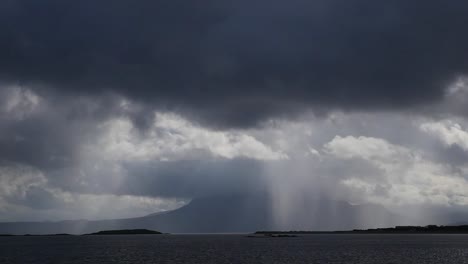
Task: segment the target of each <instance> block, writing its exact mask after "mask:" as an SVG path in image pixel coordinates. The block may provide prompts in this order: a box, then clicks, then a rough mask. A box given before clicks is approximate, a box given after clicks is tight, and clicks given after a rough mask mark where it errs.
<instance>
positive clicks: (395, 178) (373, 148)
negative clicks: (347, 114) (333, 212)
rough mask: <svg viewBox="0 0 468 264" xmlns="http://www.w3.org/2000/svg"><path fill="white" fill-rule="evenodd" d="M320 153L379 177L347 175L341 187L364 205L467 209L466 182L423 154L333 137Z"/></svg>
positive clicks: (378, 141)
mask: <svg viewBox="0 0 468 264" xmlns="http://www.w3.org/2000/svg"><path fill="white" fill-rule="evenodd" d="M324 150H325V152H326V153H327V155H331V156H332V157H334V158H337V159H338V160H337V162H339V160H340V159H341V160H347V159H354V160H356V161H362V162H364V163H362V166H373V167H375V168H378V170H377V171H378V173H379V175H372V176H373V177H367V176H366V175H353V174H350V175H347V177H345V178H344V179H342V180H341V184H343V185H345V186H346V187H347V188H349V189H350V190H351V191H353V192H352V193H353V194H354V195H355V196H357V197H359V198H360V199H363V200H365V201H368V202H377V203H381V204H385V205H402V204H431V205H445V206H448V205H452V204H456V205H468V194H467V193H466V190H467V189H468V181H467V180H466V179H465V178H464V177H463V175H461V174H460V172H459V171H457V170H453V169H452V168H451V167H450V166H449V165H446V164H439V163H437V162H434V161H431V160H428V159H426V158H425V157H424V155H423V153H421V152H420V151H417V150H412V149H409V148H407V147H403V146H398V145H394V144H391V143H389V142H387V141H386V140H384V139H377V138H368V137H358V138H356V137H351V136H348V137H335V138H334V139H333V140H332V141H331V142H329V143H327V144H325V146H324Z"/></svg>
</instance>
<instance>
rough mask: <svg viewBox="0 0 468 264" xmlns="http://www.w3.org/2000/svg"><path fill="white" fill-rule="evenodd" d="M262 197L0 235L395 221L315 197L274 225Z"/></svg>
mask: <svg viewBox="0 0 468 264" xmlns="http://www.w3.org/2000/svg"><path fill="white" fill-rule="evenodd" d="M269 201H270V200H269V199H268V196H267V195H266V194H265V195H261V194H258V195H224V196H215V197H203V198H197V199H194V200H192V202H190V203H189V204H188V205H186V206H184V207H182V208H179V209H176V210H173V211H169V212H164V213H156V214H151V215H147V216H144V217H137V218H128V219H115V220H99V221H87V220H75V221H73V220H72V221H60V222H10V223H0V234H1V233H5V234H53V233H70V234H83V233H93V232H97V231H100V230H110V229H141V228H145V229H152V230H159V231H161V232H168V233H234V232H253V231H257V230H273V229H276V230H277V229H282V230H293V229H295V230H298V229H301V230H349V229H354V228H373V227H386V226H392V225H396V224H399V222H398V219H399V217H398V216H397V215H395V214H393V213H391V212H389V211H387V210H386V209H385V208H383V207H381V206H377V205H350V204H349V203H346V202H337V201H331V200H320V201H316V202H315V203H311V204H313V205H314V206H313V207H308V206H307V204H308V203H307V204H306V205H304V206H302V208H301V207H298V210H296V211H294V212H293V213H292V214H290V215H287V216H285V217H287V218H288V219H290V220H288V222H287V223H282V224H281V223H278V221H277V218H278V217H277V216H276V215H275V214H274V213H273V212H274V211H273V210H272V204H271V203H270V202H269Z"/></svg>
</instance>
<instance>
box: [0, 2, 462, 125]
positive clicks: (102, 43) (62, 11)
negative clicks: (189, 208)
mask: <svg viewBox="0 0 468 264" xmlns="http://www.w3.org/2000/svg"><path fill="white" fill-rule="evenodd" d="M0 5H1V6H0V10H1V11H0V12H1V13H0V37H1V39H2V40H3V41H2V43H1V44H0V57H1V58H2V60H1V62H0V77H1V79H3V80H4V81H7V82H18V83H21V84H35V85H38V86H43V87H53V88H54V89H55V90H59V91H61V92H63V93H75V94H83V93H85V94H95V93H102V92H106V91H113V92H117V93H120V94H123V95H125V96H129V97H131V98H135V99H137V100H142V101H145V102H147V103H149V104H150V105H153V106H157V107H159V108H163V109H170V110H177V111H183V112H188V111H189V110H190V111H193V110H196V111H195V112H194V113H193V116H194V117H196V118H199V119H201V120H203V121H206V122H208V123H211V124H217V125H225V126H250V125H254V124H256V123H257V122H258V121H260V120H263V119H265V118H268V117H272V116H278V115H280V116H281V115H285V114H286V115H288V114H291V113H295V112H297V111H300V110H303V109H304V108H309V107H312V108H315V109H321V110H323V109H329V108H344V109H376V108H385V109H394V108H405V107H411V106H414V105H418V104H424V103H427V102H432V101H437V100H438V99H440V98H442V95H443V90H444V88H446V86H447V85H448V84H449V83H450V82H452V81H454V80H455V78H457V77H458V76H460V75H464V74H466V73H467V71H468V49H467V48H466V47H467V46H468V37H467V35H466V34H465V30H466V25H467V22H468V17H467V16H466V13H467V12H468V3H466V1H462V0H453V1H450V2H446V1H436V0H430V1H424V2H423V1H411V2H408V1H403V0H398V1H392V2H388V1H383V0H379V1H371V0H358V1H352V2H350V1H341V0H333V1H303V0H293V1H279V0H275V1H265V0H255V1H245V0H241V1H236V2H232V1H226V0H221V1H211V0H204V1H189V2H187V1H180V0H176V1H169V0H158V1H147V0H144V1H138V2H134V1H123V0H119V1H91V0H84V1H58V0H46V1H40V2H38V1H32V0H20V1H2V3H1V4H0ZM213 110H216V111H213Z"/></svg>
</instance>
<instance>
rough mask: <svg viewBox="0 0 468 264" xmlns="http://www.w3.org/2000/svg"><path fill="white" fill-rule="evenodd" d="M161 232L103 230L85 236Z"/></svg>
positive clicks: (152, 233) (158, 233) (154, 232)
mask: <svg viewBox="0 0 468 264" xmlns="http://www.w3.org/2000/svg"><path fill="white" fill-rule="evenodd" d="M161 234H162V233H161V232H158V231H153V230H148V229H122V230H104V231H99V232H96V233H91V234H87V235H90V236H96V235H100V236H102V235H104V236H108V235H161Z"/></svg>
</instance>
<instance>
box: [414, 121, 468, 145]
mask: <svg viewBox="0 0 468 264" xmlns="http://www.w3.org/2000/svg"><path fill="white" fill-rule="evenodd" d="M420 128H421V130H422V131H424V132H426V133H429V134H431V135H433V136H435V137H437V138H438V139H439V140H440V141H442V142H443V143H444V144H445V145H446V146H452V145H457V146H459V147H461V148H462V149H464V150H466V151H468V132H467V131H466V130H464V129H463V128H462V126H461V125H460V124H459V123H457V122H454V121H452V120H443V121H439V122H430V123H423V124H421V126H420Z"/></svg>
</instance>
